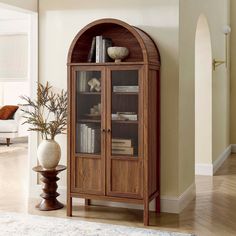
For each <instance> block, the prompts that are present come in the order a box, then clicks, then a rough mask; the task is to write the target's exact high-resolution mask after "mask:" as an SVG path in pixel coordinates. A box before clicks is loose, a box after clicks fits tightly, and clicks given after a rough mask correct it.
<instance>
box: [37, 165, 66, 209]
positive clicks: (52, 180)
mask: <svg viewBox="0 0 236 236" xmlns="http://www.w3.org/2000/svg"><path fill="white" fill-rule="evenodd" d="M65 169H66V166H63V165H58V166H57V167H56V168H55V169H54V170H45V169H43V167H42V166H36V167H34V168H33V170H34V171H35V172H37V173H40V174H41V175H42V177H41V178H40V180H41V181H42V182H43V188H42V189H43V193H42V194H41V195H40V196H41V197H42V198H43V200H42V201H41V202H40V203H39V204H38V205H37V206H36V207H37V208H38V209H39V210H40V211H52V210H57V209H60V208H63V207H64V205H63V204H62V203H60V202H59V201H58V200H57V197H58V196H59V195H60V194H59V193H57V187H58V186H57V181H58V180H59V179H60V178H58V177H57V175H58V174H59V173H60V172H61V171H63V170H65Z"/></svg>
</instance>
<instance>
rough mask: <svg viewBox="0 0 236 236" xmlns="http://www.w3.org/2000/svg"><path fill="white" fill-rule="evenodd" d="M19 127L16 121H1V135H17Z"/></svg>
mask: <svg viewBox="0 0 236 236" xmlns="http://www.w3.org/2000/svg"><path fill="white" fill-rule="evenodd" d="M16 132H18V125H17V122H16V121H15V120H0V133H16Z"/></svg>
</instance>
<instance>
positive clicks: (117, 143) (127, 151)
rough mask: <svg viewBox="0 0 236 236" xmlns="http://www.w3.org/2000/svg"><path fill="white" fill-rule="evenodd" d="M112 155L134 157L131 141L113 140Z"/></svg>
mask: <svg viewBox="0 0 236 236" xmlns="http://www.w3.org/2000/svg"><path fill="white" fill-rule="evenodd" d="M112 154H113V155H134V148H133V146H132V140H131V139H120V138H113V139H112Z"/></svg>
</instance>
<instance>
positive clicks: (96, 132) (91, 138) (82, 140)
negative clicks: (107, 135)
mask: <svg viewBox="0 0 236 236" xmlns="http://www.w3.org/2000/svg"><path fill="white" fill-rule="evenodd" d="M76 136H77V139H76V140H77V145H76V147H77V150H76V152H77V153H100V152H101V129H100V127H99V126H94V125H88V124H77V125H76Z"/></svg>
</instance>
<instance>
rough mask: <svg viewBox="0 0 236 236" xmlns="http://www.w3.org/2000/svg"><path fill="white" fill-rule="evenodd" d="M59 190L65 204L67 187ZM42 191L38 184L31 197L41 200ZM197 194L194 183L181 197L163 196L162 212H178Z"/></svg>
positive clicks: (130, 206) (152, 208) (126, 205)
mask: <svg viewBox="0 0 236 236" xmlns="http://www.w3.org/2000/svg"><path fill="white" fill-rule="evenodd" d="M57 192H58V193H59V194H60V196H59V197H58V200H59V201H60V202H62V203H63V204H66V187H62V186H59V187H58V191H57ZM41 193H42V187H41V185H36V186H34V188H32V189H31V191H30V198H37V199H39V202H40V200H41V199H40V197H39V195H40V194H41ZM195 195H196V190H195V184H192V185H191V186H190V187H189V188H188V189H187V190H186V191H185V192H184V193H183V194H181V195H180V196H179V197H169V196H161V212H166V213H175V214H178V213H180V212H181V211H182V210H183V209H184V208H185V207H186V206H187V205H188V204H189V203H190V202H191V201H192V200H193V199H194V198H195ZM84 204H85V202H84V199H81V198H79V199H78V200H76V204H75V205H84ZM91 204H92V205H97V206H110V207H121V208H128V209H139V210H143V206H142V205H136V204H129V203H120V202H110V201H100V200H92V201H91ZM150 211H155V200H153V201H152V202H150Z"/></svg>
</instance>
